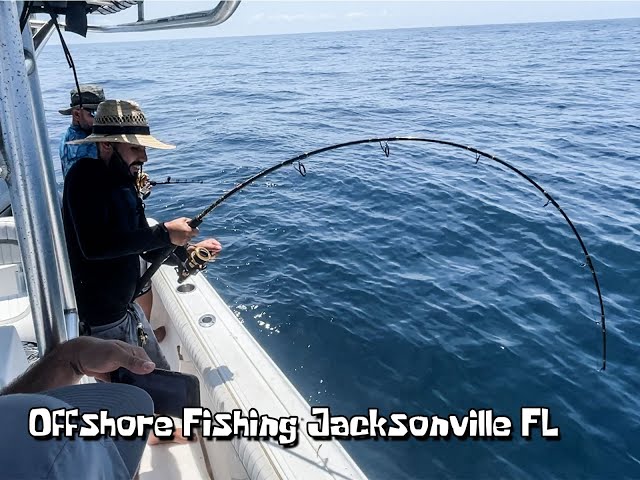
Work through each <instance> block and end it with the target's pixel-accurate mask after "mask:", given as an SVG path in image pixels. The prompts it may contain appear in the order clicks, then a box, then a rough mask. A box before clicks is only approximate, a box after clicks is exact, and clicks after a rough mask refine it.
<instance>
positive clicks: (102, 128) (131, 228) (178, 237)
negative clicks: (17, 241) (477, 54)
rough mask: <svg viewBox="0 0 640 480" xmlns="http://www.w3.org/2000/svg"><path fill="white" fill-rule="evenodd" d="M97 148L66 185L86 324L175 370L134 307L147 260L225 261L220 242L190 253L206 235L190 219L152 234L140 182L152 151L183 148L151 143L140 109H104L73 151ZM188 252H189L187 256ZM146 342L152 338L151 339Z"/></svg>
mask: <svg viewBox="0 0 640 480" xmlns="http://www.w3.org/2000/svg"><path fill="white" fill-rule="evenodd" d="M88 142H91V143H96V144H97V145H98V159H95V158H83V159H81V160H78V161H77V162H76V163H75V164H74V165H73V166H72V167H71V169H70V170H69V172H68V173H67V176H66V178H65V183H64V195H63V221H64V229H65V236H66V240H67V247H68V250H69V259H70V262H71V271H72V274H73V283H74V288H75V293H76V300H77V304H78V314H79V317H80V321H81V322H83V323H84V324H85V325H87V326H88V327H89V330H90V332H89V333H90V334H91V335H93V336H96V337H100V338H104V339H117V340H123V341H125V342H127V343H131V344H136V345H141V346H143V347H144V349H145V350H146V351H147V353H148V354H149V357H151V359H152V360H153V361H154V362H155V364H156V366H157V367H158V368H164V369H169V364H168V362H167V360H166V358H165V357H164V355H163V354H162V351H161V350H160V346H159V345H158V341H157V339H156V337H155V335H154V333H153V330H152V329H151V326H150V325H149V321H148V319H147V318H146V317H145V314H144V312H143V311H142V309H141V308H140V306H139V305H138V304H137V303H136V302H134V299H135V295H136V293H137V292H136V287H137V283H138V280H139V278H140V255H143V257H144V258H145V260H147V261H153V257H154V251H155V253H156V254H157V253H158V250H159V249H165V248H166V247H168V246H171V245H175V246H178V249H177V251H176V253H177V254H178V255H179V256H181V257H183V258H184V257H185V256H186V254H187V249H191V248H195V247H196V246H200V247H204V248H207V249H208V250H209V251H211V252H212V253H214V254H217V253H218V252H219V251H220V249H221V248H222V247H221V245H220V243H219V242H218V241H217V240H215V239H208V240H205V241H203V242H200V243H198V244H197V245H188V242H189V240H191V239H192V238H193V237H195V236H196V235H197V234H198V229H197V228H195V229H193V228H191V227H190V226H189V225H188V222H189V219H188V218H184V217H183V218H177V219H175V220H172V221H170V222H164V223H160V224H158V225H155V226H153V227H150V226H149V224H148V222H147V219H146V217H145V214H144V205H143V203H142V200H141V199H140V197H139V196H138V192H137V190H136V184H135V180H136V177H137V175H138V173H139V172H140V170H141V167H142V165H143V164H144V163H145V162H146V161H147V154H146V150H145V147H149V148H160V149H170V148H175V147H174V146H173V145H168V144H165V143H162V142H160V141H159V140H157V139H155V138H154V137H153V136H151V134H150V131H149V125H148V123H147V120H146V118H145V116H144V113H143V112H142V110H141V109H140V107H139V106H138V104H136V103H135V102H129V101H123V100H106V101H104V102H102V103H101V104H100V105H99V106H98V110H97V112H96V117H95V120H94V126H93V133H92V134H91V135H89V136H88V137H87V138H85V139H82V140H75V141H72V142H69V143H72V144H80V143H88ZM185 247H186V248H185ZM145 334H146V338H145Z"/></svg>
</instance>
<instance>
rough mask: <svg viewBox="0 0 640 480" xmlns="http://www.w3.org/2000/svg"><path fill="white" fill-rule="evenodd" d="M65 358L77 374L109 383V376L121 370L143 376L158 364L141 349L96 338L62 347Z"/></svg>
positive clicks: (84, 338) (84, 339)
mask: <svg viewBox="0 0 640 480" xmlns="http://www.w3.org/2000/svg"><path fill="white" fill-rule="evenodd" d="M61 348H63V349H64V354H65V355H64V358H65V359H66V360H67V361H69V363H70V365H71V367H72V368H73V369H74V370H75V371H76V372H78V373H80V374H83V375H87V376H88V377H95V378H97V379H99V380H103V381H107V382H108V381H109V378H110V373H111V372H113V371H114V370H117V369H118V368H120V367H124V368H126V369H127V370H129V371H131V372H133V373H137V374H139V375H144V374H147V373H151V372H152V371H153V370H154V369H155V368H156V365H155V363H153V362H152V361H151V359H150V358H149V356H148V355H147V352H145V351H144V349H143V348H142V347H137V346H134V345H130V344H128V343H125V342H122V341H120V340H102V339H100V338H95V337H78V338H74V339H72V340H69V341H68V342H66V343H64V344H63V345H61Z"/></svg>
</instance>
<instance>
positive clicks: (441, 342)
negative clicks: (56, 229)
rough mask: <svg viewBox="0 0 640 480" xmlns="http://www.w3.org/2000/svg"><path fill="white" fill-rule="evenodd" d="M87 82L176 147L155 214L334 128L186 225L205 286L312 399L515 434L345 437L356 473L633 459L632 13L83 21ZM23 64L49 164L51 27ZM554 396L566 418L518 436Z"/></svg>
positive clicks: (518, 469) (602, 469)
mask: <svg viewBox="0 0 640 480" xmlns="http://www.w3.org/2000/svg"><path fill="white" fill-rule="evenodd" d="M71 51H72V54H73V56H74V60H75V63H76V65H77V67H78V74H79V77H80V81H81V82H84V83H90V82H96V83H101V84H102V85H103V86H104V88H105V91H106V93H107V96H109V97H112V98H130V99H135V100H137V101H138V102H140V104H141V105H142V106H143V109H144V111H145V112H146V113H147V116H148V117H149V119H150V122H151V126H152V131H153V133H154V134H155V135H156V136H157V137H159V138H160V139H162V140H165V141H168V142H174V143H176V144H177V145H178V148H177V149H176V150H174V151H168V152H163V151H152V152H150V155H149V162H148V164H147V167H146V171H147V172H149V173H150V175H151V177H152V178H153V179H156V180H162V179H163V178H166V177H167V176H172V177H174V178H191V179H201V180H203V181H204V182H205V183H203V184H201V185H200V184H198V185H188V186H187V185H173V186H158V187H156V188H155V189H154V191H153V193H152V195H151V197H150V198H149V199H148V200H147V202H146V203H147V209H148V212H149V214H150V215H151V216H153V217H154V218H157V219H161V220H164V219H171V218H174V217H176V216H188V217H192V216H194V215H196V214H197V213H199V212H200V211H201V210H202V209H203V208H204V207H205V206H206V205H207V204H209V203H210V202H211V201H213V200H214V199H215V198H217V197H218V196H220V195H221V194H222V193H224V192H225V191H227V190H228V189H229V188H231V187H233V186H234V185H235V184H236V183H238V182H240V181H241V180H243V179H245V178H247V177H249V176H251V175H252V174H254V173H256V172H258V171H260V170H261V169H264V168H266V167H269V166H271V165H273V164H275V163H278V162H281V161H283V160H286V159H288V158H291V157H293V156H295V155H298V154H300V153H303V152H305V151H310V150H313V149H316V148H320V147H324V146H327V145H331V144H334V143H340V142H345V141H349V140H355V139H360V138H369V137H375V136H394V135H415V136H423V137H428V138H435V139H442V140H448V141H453V142H457V143H461V144H464V145H471V146H474V147H476V148H479V149H481V150H484V151H486V152H489V153H491V154H492V155H496V156H497V157H499V158H502V159H504V160H506V161H508V162H510V163H511V164H513V165H514V166H515V167H517V168H519V169H521V170H522V171H523V172H524V173H526V174H528V175H530V176H531V177H532V178H533V179H534V180H535V181H537V182H539V183H540V184H541V185H542V186H543V187H544V188H545V189H546V190H547V191H548V192H549V193H550V194H551V195H553V196H554V198H556V200H557V201H558V202H559V204H560V206H561V207H562V208H563V209H564V210H565V212H566V213H567V215H568V216H569V218H570V219H571V220H572V221H573V222H574V224H575V226H576V228H577V230H578V232H579V233H580V235H581V236H582V238H583V240H584V242H585V245H586V247H587V249H588V250H589V253H590V254H591V256H592V259H593V263H594V266H595V269H596V272H597V275H598V279H599V281H600V285H601V288H602V294H603V298H604V305H605V312H606V319H607V349H608V363H607V369H606V371H604V372H602V371H600V366H601V361H602V336H601V331H600V327H599V326H598V324H597V323H596V322H597V320H598V319H599V305H598V298H597V295H596V292H595V289H594V284H593V280H592V278H591V274H590V272H589V270H588V268H585V267H584V266H582V264H583V263H584V255H583V253H582V250H581V248H580V245H579V243H578V241H577V240H576V238H575V236H574V235H573V234H572V232H571V229H570V228H569V226H568V225H567V223H566V222H565V221H564V220H563V218H562V216H561V215H560V214H559V212H558V211H557V210H555V209H554V208H553V206H552V205H549V206H547V207H546V208H545V207H544V204H545V203H546V199H545V198H544V197H543V196H542V195H540V194H539V193H538V192H537V191H536V190H535V189H534V188H533V187H532V186H531V185H529V184H528V183H526V182H525V181H524V180H522V179H521V178H520V177H518V176H516V175H514V174H513V173H512V172H510V171H508V170H506V169H504V168H502V167H500V166H499V165H498V164H497V163H495V162H492V161H491V160H489V159H481V160H480V161H479V162H478V163H477V164H476V162H475V156H474V155H473V154H471V153H469V152H466V151H463V150H459V149H454V148H451V147H442V146H436V145H429V144H417V143H391V144H390V156H389V157H388V158H387V157H385V155H384V154H383V152H382V151H381V149H380V146H379V145H377V144H368V145H362V146H358V147H352V148H348V149H340V150H334V151H332V152H328V153H325V154H322V155H318V156H315V157H312V158H310V159H308V160H306V161H304V162H303V163H304V165H305V167H306V169H307V175H306V177H301V176H300V175H299V174H298V173H297V172H296V171H295V170H294V169H293V168H292V167H287V168H284V169H281V170H279V171H278V172H277V173H274V174H272V175H270V176H267V177H265V178H264V179H262V180H261V181H259V182H257V183H256V184H254V185H252V186H250V187H249V188H247V189H245V190H243V191H242V192H241V193H239V194H238V195H236V196H233V197H231V198H230V199H229V200H228V201H227V202H225V203H224V204H223V205H222V206H221V207H220V208H218V209H217V210H215V212H214V213H213V214H211V215H210V216H209V217H208V218H207V220H206V222H205V223H204V224H203V225H202V227H201V231H202V237H203V238H205V237H207V236H214V237H216V238H218V239H219V240H220V241H221V242H222V243H223V246H224V250H223V254H222V255H221V256H220V257H219V259H218V260H217V261H216V262H215V263H214V264H212V265H211V266H210V268H209V269H208V271H207V272H206V275H207V277H208V278H209V280H210V281H211V282H212V284H213V285H214V287H215V288H216V289H217V290H218V291H219V292H220V294H221V295H222V296H223V298H224V299H225V300H226V301H227V303H228V304H229V305H230V306H231V307H232V309H233V310H234V311H235V312H236V313H237V315H238V317H239V318H240V319H241V320H242V321H243V323H244V325H245V326H246V327H247V328H248V329H249V331H250V332H251V333H252V334H253V335H254V336H255V337H256V338H257V340H258V341H259V342H260V344H261V345H262V346H263V347H264V348H265V349H266V350H267V351H268V352H269V354H270V355H271V356H272V357H273V358H274V360H275V361H276V363H277V364H278V365H279V366H280V367H281V368H282V370H283V371H284V372H285V373H286V374H287V375H288V376H289V378H290V379H291V381H292V382H293V383H294V384H295V385H296V386H297V387H298V389H299V390H300V391H301V393H302V394H303V396H305V397H306V398H307V399H308V400H309V402H310V404H311V405H324V406H330V407H331V411H332V413H333V414H343V415H347V416H351V415H355V414H366V413H367V409H368V408H372V407H374V408H378V409H379V411H380V414H381V415H389V414H390V413H391V412H406V413H407V414H409V415H418V414H420V415H439V416H447V415H449V414H454V415H458V416H462V415H464V414H466V413H467V412H468V410H469V409H472V408H473V409H493V411H494V414H495V415H508V416H509V417H510V418H511V419H512V422H513V436H512V439H510V440H506V441H496V440H474V439H467V440H460V439H457V438H455V437H452V438H450V439H449V440H434V439H426V440H418V439H409V440H406V441H388V440H383V439H380V440H359V441H346V442H344V446H345V448H346V449H347V450H348V451H349V452H350V453H351V455H352V456H353V457H354V459H355V460H356V461H357V462H358V464H359V465H360V466H361V468H362V469H363V470H364V471H365V473H366V474H367V475H368V476H369V477H370V478H372V479H429V478H519V479H526V478H532V479H542V478H544V479H548V478H605V477H606V478H640V447H639V446H638V441H637V440H638V438H639V437H638V436H639V434H640V400H639V399H638V398H639V397H638V392H639V391H640V368H639V363H638V346H639V343H640V328H639V326H640V324H639V322H638V317H639V314H640V302H639V300H638V287H639V286H640V285H639V279H640V245H639V242H638V239H639V233H640V221H639V220H638V209H639V208H640V192H639V190H638V185H639V183H640V182H639V180H640V176H639V174H638V162H639V161H640V147H639V143H640V124H639V121H638V117H639V114H640V76H639V75H638V72H639V71H640V56H639V55H638V52H639V51H640V20H625V21H598V22H570V23H547V24H530V25H501V26H480V27H458V28H436V29H408V30H385V31H366V32H348V33H324V34H307V35H287V36H265V37H245V38H218V39H207V40H181V41H173V42H166V43H159V42H156V43H151V42H132V43H127V44H75V45H71ZM39 73H40V79H41V83H42V90H43V94H44V99H45V103H46V108H47V112H46V113H47V120H48V122H49V133H50V136H51V147H52V149H53V151H54V160H55V162H56V168H57V172H58V175H59V174H60V167H59V165H58V158H57V146H58V139H59V137H60V136H61V135H62V133H63V131H64V129H65V128H66V124H67V121H68V118H67V117H62V116H61V115H59V114H58V113H57V109H58V108H62V107H63V106H65V105H66V104H67V103H68V91H69V90H70V89H71V88H72V86H73V79H72V74H71V70H70V69H69V68H68V66H67V64H66V62H65V60H64V56H63V54H62V50H61V48H60V47H58V46H54V45H50V46H48V47H47V48H46V49H45V51H44V53H43V54H42V55H41V57H40V63H39ZM524 406H543V407H547V408H549V409H550V412H551V426H553V427H558V428H560V432H561V439H560V440H555V441H551V440H547V439H543V438H541V436H540V432H539V430H534V432H533V436H532V439H531V440H526V439H524V438H523V437H522V435H521V434H520V425H521V422H520V409H521V408H522V407H524Z"/></svg>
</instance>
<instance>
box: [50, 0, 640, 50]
mask: <svg viewBox="0 0 640 480" xmlns="http://www.w3.org/2000/svg"><path fill="white" fill-rule="evenodd" d="M216 4H217V0H210V1H179V2H178V1H169V0H146V1H145V18H147V19H151V18H158V17H162V16H167V15H176V14H180V13H187V12H194V11H202V10H208V9H211V8H213V6H215V5H216ZM632 17H633V18H640V1H638V0H635V1H631V0H629V1H578V0H573V1H555V2H550V1H524V0H511V1H481V0H471V1H468V0H467V1H462V0H449V1H396V0H387V1H337V0H326V1H302V0H298V1H286V2H285V1H275V2H274V1H262V0H244V1H242V2H241V3H240V6H239V7H238V9H237V10H236V12H235V13H234V14H233V16H232V17H231V18H230V19H229V20H228V21H227V22H225V23H223V24H222V25H219V26H217V27H207V28H190V29H181V30H167V31H162V32H137V33H112V34H97V33H89V34H88V36H87V40H88V41H89V42H104V41H131V40H153V39H167V38H203V37H220V36H225V37H226V36H243V35H272V34H285V33H309V32H330V31H345V30H376V29H387V28H415V27H437V26H454V25H481V24H497V23H530V22H551V21H572V20H596V19H609V18H632ZM136 19H137V8H136V7H131V8H129V9H128V10H126V11H124V12H121V13H118V14H114V15H107V16H103V15H92V16H90V17H89V23H92V24H114V23H125V22H132V21H135V20H136ZM72 37H75V38H72ZM66 38H67V40H68V41H70V43H75V41H77V40H79V41H81V42H87V40H83V39H82V38H81V37H79V36H77V35H74V34H67V35H66ZM51 40H52V42H51V43H57V42H56V40H57V39H55V38H52V39H51Z"/></svg>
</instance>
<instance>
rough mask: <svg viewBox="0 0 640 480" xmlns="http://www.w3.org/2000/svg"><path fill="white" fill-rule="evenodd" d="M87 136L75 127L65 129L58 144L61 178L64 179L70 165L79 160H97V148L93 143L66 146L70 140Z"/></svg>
mask: <svg viewBox="0 0 640 480" xmlns="http://www.w3.org/2000/svg"><path fill="white" fill-rule="evenodd" d="M88 135H89V134H88V133H87V132H85V131H84V130H82V129H81V128H80V127H79V126H77V125H71V126H70V127H69V128H68V129H67V133H65V135H64V137H62V141H61V142H60V149H59V152H58V153H59V154H60V162H61V163H62V176H63V177H66V176H67V172H68V171H69V169H70V168H71V165H73V164H74V163H76V161H78V160H80V159H81V158H85V157H88V158H98V147H97V146H96V144H95V143H82V144H80V145H67V144H66V142H70V141H72V140H82V139H83V138H87V136H88Z"/></svg>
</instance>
